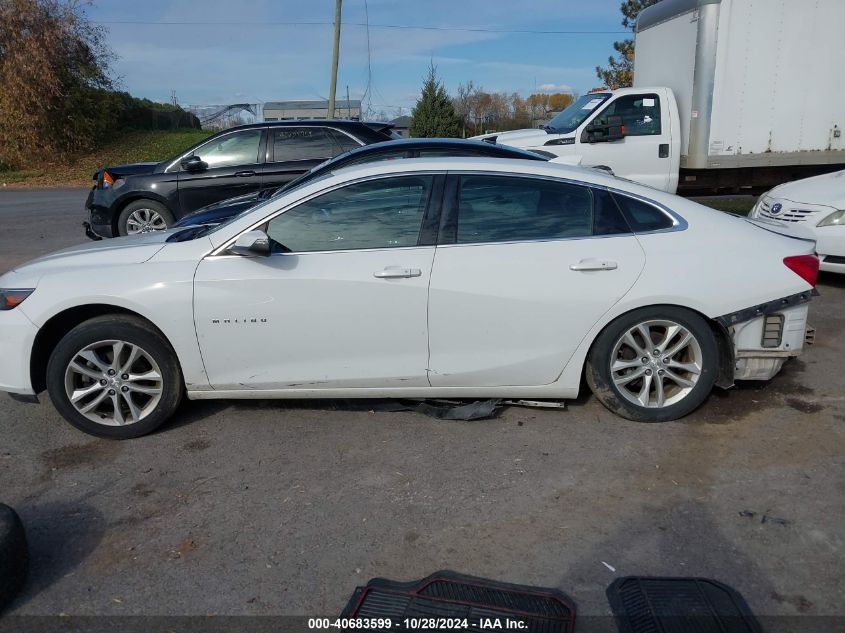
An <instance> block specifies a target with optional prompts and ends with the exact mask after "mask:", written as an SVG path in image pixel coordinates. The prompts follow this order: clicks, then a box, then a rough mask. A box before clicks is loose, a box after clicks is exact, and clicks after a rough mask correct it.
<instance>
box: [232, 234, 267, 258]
mask: <svg viewBox="0 0 845 633" xmlns="http://www.w3.org/2000/svg"><path fill="white" fill-rule="evenodd" d="M228 252H230V253H232V254H233V255H242V256H244V257H255V256H259V255H260V256H262V257H266V256H267V255H269V254H270V238H269V237H268V236H267V234H266V233H265V232H264V231H260V230H255V231H247V232H246V233H243V234H242V235H240V236H239V237H238V239H237V240H235V243H234V244H232V245H231V246H230V247H229V249H228Z"/></svg>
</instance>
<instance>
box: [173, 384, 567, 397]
mask: <svg viewBox="0 0 845 633" xmlns="http://www.w3.org/2000/svg"><path fill="white" fill-rule="evenodd" d="M187 395H188V398H189V399H190V400H218V399H233V400H244V399H246V400H284V399H297V398H308V399H311V398H537V399H553V400H563V399H570V398H576V397H577V396H578V388H577V387H575V388H567V387H564V386H562V385H560V384H558V383H553V384H551V385H542V386H537V387H526V386H517V387H438V388H434V387H410V388H408V387H395V388H381V387H375V388H360V387H359V388H354V389H225V390H224V389H215V390H208V391H198V390H189V391H188V392H187Z"/></svg>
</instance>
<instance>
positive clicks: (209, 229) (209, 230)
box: [188, 168, 331, 239]
mask: <svg viewBox="0 0 845 633" xmlns="http://www.w3.org/2000/svg"><path fill="white" fill-rule="evenodd" d="M315 169H316V168H315ZM313 172H314V170H313V169H312V170H311V171H309V172H305V174H311V173H313ZM305 174H303V175H305ZM329 176H331V173H325V174H321V175H319V176H316V177H314V178H313V179H310V180H308V181H300V182H299V183H298V184H297V185H296V186H291V185H293V184H294V183H293V182H291V183H289V184H288V185H287V186H285V187H282V188H281V189H278V190H277V191H276V193H274V194H273V195H272V196H270V197H269V198H266V199H264V200H260V201H258V202H256V203H255V204H254V205H252V206H251V207H249V208H248V209H244V210H243V211H241V212H240V213H238V214H237V215H235V216H232V217H231V218H229V219H227V220H226V221H224V222H221V223H220V224H218V225H216V226H211V227H209V226H206V227H205V229H206V230H203V231H201V232H199V233H196V234H192V235H191V236H190V238H188V239H195V238H197V237H202V236H204V235H211V234H212V233H216V232H217V231H219V230H220V229H222V228H223V227H224V226H228V225H229V224H231V223H232V222H234V221H235V220H237V219H239V218H241V217H242V216H243V215H245V214H247V213H249V212H250V211H252V210H253V209H255V208H256V207H259V206H261V205H262V204H266V203H268V202H270V201H271V200H275V199H276V198H280V197H282V196H284V195H287V194H289V193H290V192H291V191H293V190H294V189H299V188H300V187H302V186H305V185H310V184H312V183H315V182H319V181H320V180H324V179H325V178H328V177H329ZM300 178H301V177H300Z"/></svg>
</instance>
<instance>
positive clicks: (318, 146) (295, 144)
mask: <svg viewBox="0 0 845 633" xmlns="http://www.w3.org/2000/svg"><path fill="white" fill-rule="evenodd" d="M271 129H272V128H271ZM272 135H273V136H272V142H273V162H276V163H283V162H288V161H297V160H319V161H323V160H326V159H328V158H331V157H333V156H336V155H337V154H339V153H340V151H341V148H340V145H339V144H338V143H337V142H336V141H335V137H334V135H333V134H331V130H329V129H328V128H324V127H316V126H309V127H305V126H303V127H277V128H275V129H272Z"/></svg>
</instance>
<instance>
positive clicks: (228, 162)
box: [194, 129, 261, 169]
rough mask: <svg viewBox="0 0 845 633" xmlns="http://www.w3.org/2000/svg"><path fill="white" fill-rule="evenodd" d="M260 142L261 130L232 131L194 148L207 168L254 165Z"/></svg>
mask: <svg viewBox="0 0 845 633" xmlns="http://www.w3.org/2000/svg"><path fill="white" fill-rule="evenodd" d="M260 144H261V130H260V129H255V130H244V131H242V132H233V133H232V134H227V135H225V136H221V137H219V138H217V139H214V140H212V141H210V142H208V143H206V144H205V145H202V146H201V147H198V148H197V149H196V150H194V156H199V157H200V159H202V161H203V162H204V163H206V164H207V165H208V168H209V169H215V168H217V167H234V166H237V165H254V164H256V163H257V162H258V146H259V145H260Z"/></svg>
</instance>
